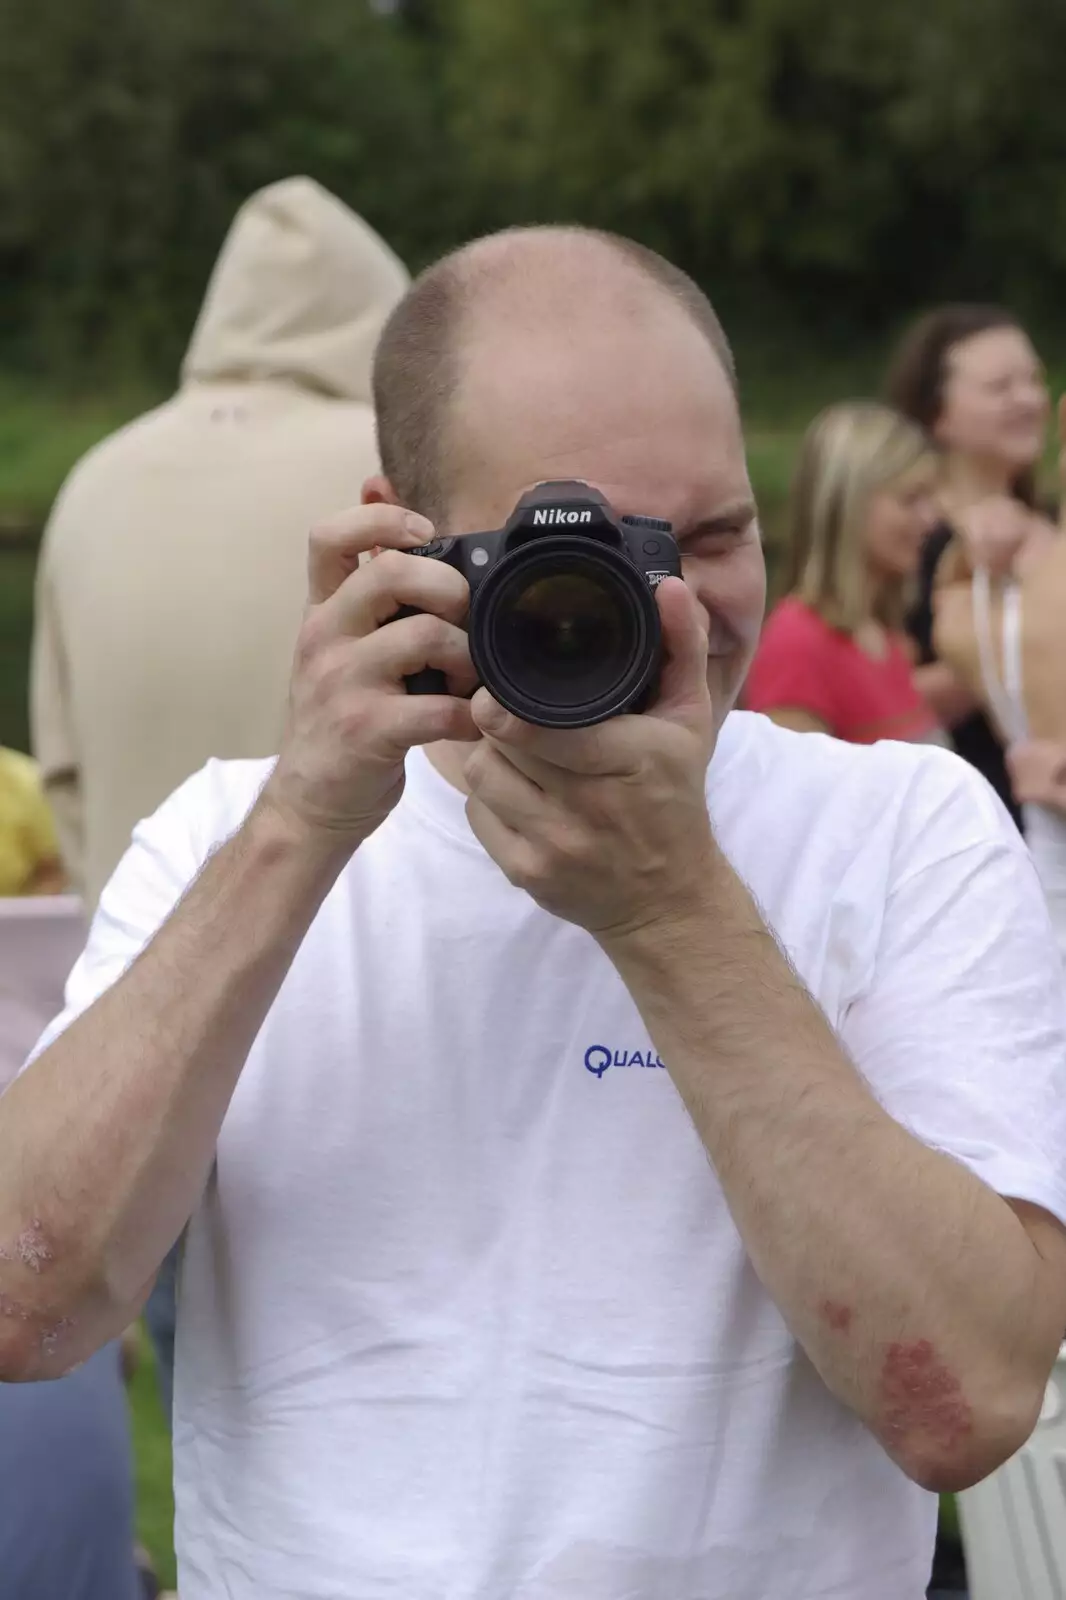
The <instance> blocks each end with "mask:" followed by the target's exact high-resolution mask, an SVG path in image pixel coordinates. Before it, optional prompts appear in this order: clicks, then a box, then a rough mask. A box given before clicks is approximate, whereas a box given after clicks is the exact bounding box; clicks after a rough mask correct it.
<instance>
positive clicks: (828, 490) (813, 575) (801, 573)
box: [789, 400, 935, 633]
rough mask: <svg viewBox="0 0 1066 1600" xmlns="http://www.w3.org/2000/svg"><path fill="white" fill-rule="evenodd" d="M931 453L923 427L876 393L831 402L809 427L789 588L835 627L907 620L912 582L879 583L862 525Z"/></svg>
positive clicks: (796, 486) (793, 522) (848, 629)
mask: <svg viewBox="0 0 1066 1600" xmlns="http://www.w3.org/2000/svg"><path fill="white" fill-rule="evenodd" d="M933 460H935V456H934V452H933V449H932V446H931V445H930V443H929V441H928V440H927V439H926V437H925V435H924V434H923V433H922V431H921V429H920V428H918V427H917V426H916V425H915V424H914V423H913V422H910V421H908V420H907V418H905V417H901V416H900V415H899V414H898V412H895V411H891V410H889V408H888V407H887V406H882V405H878V404H877V403H876V402H874V401H872V400H856V401H849V402H847V403H845V404H843V405H836V406H831V407H830V408H829V410H828V411H823V412H822V414H821V416H819V417H816V418H815V420H814V422H812V424H811V426H810V427H809V428H808V430H807V433H806V436H805V437H804V440H803V444H802V445H801V447H800V454H799V460H798V462H797V464H796V472H795V476H794V478H793V482H792V495H791V500H790V506H789V511H790V516H789V536H790V553H791V570H790V577H789V590H790V592H791V593H792V594H795V595H797V596H798V598H799V599H801V600H802V601H803V602H804V603H805V604H806V605H808V606H810V608H811V610H812V611H815V612H817V614H818V615H819V616H820V617H822V618H823V619H824V620H825V621H826V622H828V623H829V625H830V626H831V627H833V628H839V629H841V631H842V632H844V633H854V632H855V630H856V629H857V628H858V627H859V626H860V625H861V624H862V623H863V622H864V621H866V620H867V618H869V617H871V616H874V617H876V619H877V621H878V622H881V623H883V624H884V625H885V626H886V627H890V628H898V627H899V626H900V625H901V624H902V621H903V618H904V615H905V612H906V607H907V602H908V599H909V587H910V586H909V584H908V583H907V581H906V580H905V579H902V578H901V579H900V580H899V581H898V582H887V583H882V584H880V585H878V586H877V589H876V590H874V588H873V586H872V584H871V579H870V575H869V570H868V568H867V564H866V556H865V550H864V545H863V524H864V521H865V518H866V513H867V509H868V507H869V504H870V499H871V497H872V496H873V495H874V494H876V493H877V491H878V490H879V489H887V488H890V487H891V486H892V485H893V484H895V483H898V482H899V480H900V479H901V478H904V477H906V476H907V475H908V474H909V473H911V472H913V471H914V470H915V468H917V467H919V466H920V465H922V464H923V463H925V462H927V461H933Z"/></svg>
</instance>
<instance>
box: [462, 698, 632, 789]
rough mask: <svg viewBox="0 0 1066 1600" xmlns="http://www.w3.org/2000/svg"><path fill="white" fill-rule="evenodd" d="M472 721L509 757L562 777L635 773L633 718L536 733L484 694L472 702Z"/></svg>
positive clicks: (548, 729)
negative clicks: (539, 763)
mask: <svg viewBox="0 0 1066 1600" xmlns="http://www.w3.org/2000/svg"><path fill="white" fill-rule="evenodd" d="M473 712H474V721H475V722H476V723H477V725H478V727H479V728H480V729H481V731H482V733H484V734H486V735H487V736H488V738H490V739H491V740H492V741H493V742H494V743H496V744H499V745H501V746H502V747H503V749H504V752H505V753H506V754H507V756H508V757H509V758H510V756H511V755H512V753H513V754H515V755H516V756H517V755H518V754H519V753H521V754H523V755H525V756H529V757H531V758H533V759H534V760H537V761H542V762H545V763H547V765H548V766H552V767H561V768H562V769H563V771H564V772H576V773H581V774H583V775H585V776H587V777H607V776H624V775H625V774H627V773H631V772H635V771H636V770H637V769H638V767H639V765H640V754H639V751H638V750H637V749H635V748H634V741H633V733H632V729H631V727H629V726H628V725H629V724H631V723H632V722H633V721H634V720H635V719H633V718H631V717H614V718H612V719H611V721H609V722H600V723H597V725H596V726H595V727H594V728H537V727H534V726H533V724H532V723H531V722H523V721H522V720H521V719H520V718H519V717H516V716H513V715H512V714H511V712H509V711H505V710H504V708H503V706H501V705H500V704H499V702H498V701H496V700H494V699H493V698H492V696H491V695H490V694H489V692H488V690H487V689H479V690H478V692H477V694H476V695H475V696H474V701H473Z"/></svg>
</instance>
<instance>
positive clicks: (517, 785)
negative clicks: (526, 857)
mask: <svg viewBox="0 0 1066 1600" xmlns="http://www.w3.org/2000/svg"><path fill="white" fill-rule="evenodd" d="M541 765H543V763H541ZM464 770H465V775H466V781H467V786H468V788H469V790H470V793H471V794H472V795H473V796H475V798H476V799H478V800H480V801H481V803H482V804H483V805H484V806H487V807H488V809H489V810H490V811H491V812H492V813H493V815H494V816H496V817H498V818H499V820H500V821H501V822H503V823H505V824H506V826H507V827H508V828H512V829H513V830H514V831H515V832H516V833H526V832H528V831H531V830H532V827H533V826H534V825H535V823H536V821H537V819H538V818H540V817H543V814H544V808H545V806H548V805H550V804H551V802H550V801H549V800H548V797H547V796H546V795H545V793H544V791H543V789H541V788H540V787H539V786H538V785H537V784H536V783H535V782H534V781H533V780H532V779H530V778H529V777H527V776H526V774H525V773H524V772H523V771H522V769H521V767H520V766H519V765H518V763H517V762H516V761H515V760H513V759H512V758H511V757H510V756H509V755H505V754H504V753H503V751H502V750H500V749H499V748H497V747H496V746H495V745H493V744H492V742H491V741H490V740H488V739H482V740H481V742H480V743H479V744H478V745H477V746H476V747H475V749H474V750H472V751H471V753H470V755H469V756H468V757H467V759H466V764H465V769H464Z"/></svg>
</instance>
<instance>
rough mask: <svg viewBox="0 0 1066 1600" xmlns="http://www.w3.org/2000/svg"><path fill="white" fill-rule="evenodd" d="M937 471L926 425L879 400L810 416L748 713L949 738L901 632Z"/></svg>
mask: <svg viewBox="0 0 1066 1600" xmlns="http://www.w3.org/2000/svg"><path fill="white" fill-rule="evenodd" d="M937 471H938V469H937V463H936V459H935V457H934V455H933V453H932V451H931V449H930V447H929V445H928V443H927V442H926V439H925V436H924V435H923V434H922V432H921V431H920V430H919V429H918V428H916V427H915V426H914V425H913V424H912V423H910V422H907V421H906V420H905V419H904V418H902V417H900V416H898V415H897V414H896V413H895V412H893V411H890V410H888V409H887V407H885V406H880V405H875V404H873V403H869V402H858V401H856V402H852V403H850V404H847V405H838V406H833V407H832V408H831V409H830V410H828V411H825V412H823V413H822V415H821V416H820V417H818V418H817V420H816V421H815V422H814V423H813V424H812V426H811V427H810V429H809V430H808V433H807V436H806V438H805V439H804V442H803V446H802V448H801V451H800V458H799V463H798V466H797V470H796V476H795V480H794V483H793V488H792V500H791V508H790V510H791V582H790V587H789V593H788V595H787V597H786V598H785V599H784V600H782V601H781V602H780V604H779V605H777V606H776V607H775V608H774V610H773V611H772V612H771V614H770V617H769V618H768V620H767V623H766V627H765V629H764V630H763V636H762V640H761V642H760V645H759V649H758V652H757V654H756V657H755V661H754V664H753V666H752V669H751V673H750V675H749V677H748V682H747V688H746V691H745V700H746V704H747V705H748V707H749V708H750V709H751V710H753V711H763V712H765V713H766V714H767V715H768V716H770V717H771V718H772V719H773V720H774V721H775V722H778V723H781V724H782V725H783V726H785V727H789V728H797V729H800V730H803V731H812V732H821V733H831V734H834V735H835V736H836V737H837V738H839V739H846V740H847V741H848V742H849V743H851V744H872V743H874V741H875V740H877V739H908V740H938V741H943V740H944V737H945V736H944V735H943V733H942V732H941V730H940V727H939V724H938V723H937V720H936V717H935V715H934V714H933V712H932V711H931V710H930V709H929V707H928V706H927V704H926V702H925V701H924V700H923V699H922V697H921V695H920V694H919V693H918V690H917V689H916V688H915V686H914V682H913V678H912V672H911V661H910V655H909V652H908V649H907V646H906V643H905V641H904V637H903V620H904V615H905V612H906V607H907V602H908V598H909V595H910V591H911V586H912V584H913V581H914V579H915V577H916V574H917V571H918V565H919V561H920V559H921V551H922V546H923V544H924V542H925V539H926V537H927V535H928V533H929V531H930V529H931V528H932V527H933V525H934V524H935V521H936V514H937V513H936V503H935V491H936V485H937Z"/></svg>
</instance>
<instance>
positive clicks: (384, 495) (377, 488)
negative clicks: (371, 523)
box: [363, 472, 400, 506]
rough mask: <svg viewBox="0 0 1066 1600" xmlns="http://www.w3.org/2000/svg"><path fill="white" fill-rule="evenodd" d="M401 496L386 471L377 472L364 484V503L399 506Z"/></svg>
mask: <svg viewBox="0 0 1066 1600" xmlns="http://www.w3.org/2000/svg"><path fill="white" fill-rule="evenodd" d="M399 504H400V497H399V495H398V494H397V493H396V490H395V489H394V488H393V487H392V484H391V483H390V482H389V480H388V478H386V477H385V475H384V473H381V472H376V473H375V474H374V476H373V477H372V478H368V479H367V480H366V482H365V483H364V484H363V505H365V506H382V505H383V506H398V505H399Z"/></svg>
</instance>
